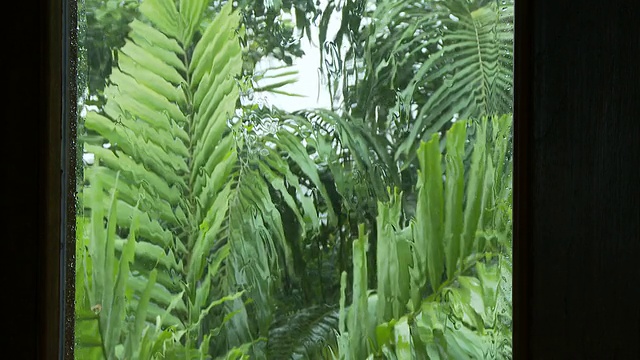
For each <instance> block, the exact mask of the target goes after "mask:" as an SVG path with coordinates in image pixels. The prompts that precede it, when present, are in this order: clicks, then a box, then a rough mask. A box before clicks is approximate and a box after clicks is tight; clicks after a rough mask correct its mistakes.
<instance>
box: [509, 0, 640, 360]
mask: <svg viewBox="0 0 640 360" xmlns="http://www.w3.org/2000/svg"><path fill="white" fill-rule="evenodd" d="M517 3H518V2H516V4H517ZM532 3H533V15H534V17H533V25H534V32H533V34H534V35H533V38H534V41H533V45H534V47H533V51H534V54H533V59H534V63H533V100H534V102H533V105H534V113H533V127H532V130H533V134H532V136H533V137H532V138H531V140H532V143H531V145H532V146H531V148H530V149H531V150H532V152H531V153H530V154H531V156H530V160H531V164H530V165H531V168H530V169H531V171H532V173H531V174H530V176H531V178H530V190H531V204H530V208H529V210H530V215H531V218H530V220H531V222H530V226H531V228H530V235H531V236H530V245H531V250H532V262H531V266H532V273H531V277H530V282H529V285H530V291H531V292H530V295H531V296H532V297H531V298H530V305H531V307H530V311H531V313H530V315H531V316H530V333H529V338H530V343H529V350H530V351H531V354H532V358H534V359H586V358H589V359H640V271H639V270H638V269H640V176H639V171H638V168H639V167H640V150H639V148H640V146H639V144H640V107H639V105H638V104H640V70H639V69H640V58H639V55H640V18H639V17H638V15H640V10H639V9H640V7H639V6H638V3H636V2H632V1H625V0H615V1H601V0H600V1H581V2H559V1H558V2H556V1H548V0H547V1H535V2H533V1H532ZM516 6H517V5H516ZM516 61H517V60H516Z"/></svg>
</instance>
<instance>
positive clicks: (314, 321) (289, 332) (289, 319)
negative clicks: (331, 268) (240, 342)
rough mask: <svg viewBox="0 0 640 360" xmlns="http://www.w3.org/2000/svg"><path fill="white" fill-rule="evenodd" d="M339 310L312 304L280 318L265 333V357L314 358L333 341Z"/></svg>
mask: <svg viewBox="0 0 640 360" xmlns="http://www.w3.org/2000/svg"><path fill="white" fill-rule="evenodd" d="M338 314H339V310H338V309H337V308H336V307H333V306H327V305H314V306H311V307H307V308H303V309H300V310H298V311H296V312H295V313H293V314H291V315H287V316H284V317H283V318H281V319H280V321H277V322H276V323H274V326H273V327H272V328H271V329H270V330H269V343H268V344H267V358H269V359H317V358H320V357H319V355H318V354H321V353H322V351H323V350H324V349H325V348H326V347H328V346H332V345H333V343H334V342H335V329H337V327H338Z"/></svg>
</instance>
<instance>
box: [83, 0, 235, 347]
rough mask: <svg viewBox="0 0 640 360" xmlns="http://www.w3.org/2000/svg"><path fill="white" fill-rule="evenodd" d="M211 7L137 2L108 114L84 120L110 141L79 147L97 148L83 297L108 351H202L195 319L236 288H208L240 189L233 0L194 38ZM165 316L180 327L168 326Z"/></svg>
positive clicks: (202, 332) (90, 176)
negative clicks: (168, 347) (94, 311)
mask: <svg viewBox="0 0 640 360" xmlns="http://www.w3.org/2000/svg"><path fill="white" fill-rule="evenodd" d="M206 5H207V2H206V1H200V0H194V1H189V0H183V1H181V2H180V3H179V8H177V7H176V3H175V2H174V1H170V0H146V1H144V2H143V3H142V4H141V6H140V11H141V13H142V15H143V16H144V17H145V18H146V19H147V20H148V21H149V22H145V21H140V20H134V22H133V23H132V24H131V32H130V33H129V36H128V39H127V40H126V43H125V45H124V46H123V47H122V48H121V49H120V50H119V54H118V67H117V68H114V71H113V72H112V75H111V77H110V79H109V83H110V85H109V86H108V87H107V88H106V89H105V95H106V98H107V102H106V104H105V107H104V112H103V113H97V112H90V113H88V115H87V116H86V119H85V126H86V128H87V129H88V130H90V131H93V132H95V133H97V134H99V135H100V136H101V137H102V138H104V139H105V140H104V141H105V142H104V143H103V144H102V146H99V145H90V144H85V146H84V148H85V151H87V152H90V153H93V154H94V156H95V162H94V165H93V166H91V167H89V168H87V169H86V171H85V175H86V178H87V182H88V184H87V186H86V187H85V195H84V199H85V202H84V204H85V205H86V206H87V209H86V212H87V213H88V214H89V219H90V220H89V225H88V227H89V231H88V240H86V242H87V251H86V252H85V256H86V258H87V259H90V262H91V263H92V275H91V277H89V278H88V281H87V283H86V284H85V288H86V289H87V292H86V293H87V295H88V298H89V300H90V301H89V304H92V306H94V307H95V306H96V305H100V306H101V312H100V314H99V319H100V331H101V333H102V334H103V336H102V341H103V347H104V349H105V353H104V355H105V356H106V357H107V358H113V357H114V356H115V353H114V351H126V352H127V354H129V355H127V356H126V357H131V356H134V355H135V356H139V355H140V354H142V353H145V354H147V355H148V356H151V355H152V349H153V348H154V347H157V346H160V347H162V344H160V343H158V342H156V341H155V340H154V339H160V338H162V339H165V340H167V341H168V340H173V344H174V345H175V346H179V347H182V346H185V347H186V348H185V349H187V350H188V349H191V350H193V351H198V352H207V351H208V346H209V345H208V340H207V339H209V338H210V331H213V330H214V329H213V328H211V327H209V328H207V327H206V326H205V322H202V320H203V319H205V318H209V317H210V313H211V309H212V307H214V306H216V305H220V304H223V303H226V302H233V301H234V300H235V299H236V298H238V297H239V296H241V295H242V292H236V291H237V290H241V289H236V290H234V292H227V293H226V294H222V295H221V294H217V295H216V294H214V292H213V291H212V290H211V282H212V281H214V280H216V279H217V278H219V277H221V276H223V274H226V273H227V272H226V271H223V269H224V268H225V267H226V266H227V256H228V255H229V253H230V246H229V244H228V243H227V241H228V240H229V238H231V237H232V236H230V230H229V226H228V222H229V220H228V219H229V216H230V214H231V213H232V212H233V211H238V209H237V208H233V207H232V206H231V205H230V202H231V198H232V194H233V193H234V192H237V191H238V189H237V181H235V180H234V179H235V178H236V176H237V166H236V165H237V151H236V147H237V144H236V141H235V138H234V136H233V132H232V129H233V128H234V127H237V126H238V125H237V124H233V123H230V122H229V119H230V118H231V116H233V114H234V110H235V107H236V103H237V100H238V96H239V91H238V89H237V86H236V83H235V78H236V76H238V75H239V73H240V70H241V66H242V62H241V61H240V60H241V49H240V45H239V43H238V41H237V40H236V38H235V32H236V30H237V27H238V21H239V17H238V14H237V13H235V12H231V5H230V4H228V5H227V6H225V7H224V8H223V9H222V10H221V15H219V16H217V17H216V18H215V20H214V21H213V22H212V23H211V24H209V26H208V27H207V28H206V29H205V30H204V31H203V32H202V35H201V36H200V39H199V41H198V42H197V43H195V44H194V43H192V41H193V38H194V34H195V33H196V32H197V31H199V26H200V21H201V18H202V13H203V11H204V9H205V7H206ZM234 174H235V175H234ZM229 179H231V181H229ZM109 194H110V196H109ZM109 199H110V200H109ZM105 221H106V222H107V225H106V228H105V225H104V222H105ZM124 238H126V240H125V239H124ZM118 254H120V256H119V258H118V257H117V255H118ZM129 264H131V265H130V267H129ZM85 303H86V302H85ZM127 319H130V320H127ZM125 320H126V321H125ZM223 322H224V321H223ZM223 322H222V323H223ZM218 325H219V324H218ZM167 326H171V327H172V328H173V329H174V331H176V334H177V335H172V336H169V337H167V336H165V335H163V334H164V333H163V331H164V329H165V328H166V327H167ZM154 334H155V335H154ZM145 344H146V345H145ZM120 349H123V350H120ZM191 350H188V351H191ZM120 355H122V354H118V356H120Z"/></svg>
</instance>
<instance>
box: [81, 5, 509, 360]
mask: <svg viewBox="0 0 640 360" xmlns="http://www.w3.org/2000/svg"><path fill="white" fill-rule="evenodd" d="M78 5H79V6H78V34H79V43H78V45H79V51H78V58H77V59H74V60H75V61H77V64H78V74H77V76H78V78H77V81H76V83H77V84H78V86H79V88H78V94H79V96H78V114H79V116H78V124H77V129H78V131H77V133H78V138H77V139H75V141H76V143H77V145H78V154H79V155H82V156H81V158H82V160H83V161H82V162H80V168H79V169H78V176H79V180H78V189H77V199H78V213H77V217H76V229H77V234H76V235H77V236H76V245H77V246H76V257H75V260H74V261H75V271H76V276H75V279H76V284H75V301H76V303H75V314H74V315H75V316H74V321H75V347H74V349H73V351H74V353H75V357H76V358H77V359H83V360H84V359H88V360H93V359H160V358H163V359H181V358H184V357H185V356H187V357H189V358H227V357H229V358H241V357H243V356H250V357H252V358H257V359H298V358H321V359H335V358H346V359H366V358H369V357H376V358H378V357H380V358H388V359H394V358H399V359H402V358H405V359H406V358H419V359H423V358H456V359H459V358H460V359H467V358H475V359H485V358H491V359H510V358H512V345H511V344H512V317H513V314H512V302H511V291H512V290H511V289H512V288H511V283H512V268H513V266H512V264H513V262H512V256H511V253H512V203H511V198H512V194H511V192H512V185H511V182H512V167H513V165H512V164H513V162H512V161H513V159H512V153H513V152H512V146H513V128H512V125H513V119H512V118H513V117H512V111H513V31H514V30H513V29H514V12H513V9H514V3H513V1H499V2H492V1H489V2H488V1H474V0H472V1H466V0H439V1H434V0H425V1H419V2H416V1H408V0H363V1H360V0H319V1H315V0H314V1H310V0H292V1H290V2H283V1H279V0H269V1H237V2H229V1H208V0H124V1H114V0H108V1H98V0H85V1H82V2H79V4H78Z"/></svg>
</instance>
